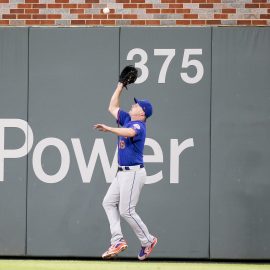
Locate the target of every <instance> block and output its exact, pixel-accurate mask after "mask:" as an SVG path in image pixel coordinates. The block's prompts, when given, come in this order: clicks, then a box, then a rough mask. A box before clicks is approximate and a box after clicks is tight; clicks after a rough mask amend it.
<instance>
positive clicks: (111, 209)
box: [94, 82, 157, 260]
mask: <svg viewBox="0 0 270 270" xmlns="http://www.w3.org/2000/svg"><path fill="white" fill-rule="evenodd" d="M124 86H126V85H125V84H123V83H121V82H119V83H118V85H117V87H116V89H115V92H114V94H113V95H112V98H111V101H110V105H109V111H110V113H111V114H112V115H113V116H114V118H115V119H116V120H117V122H118V128H116V127H109V126H106V125H104V124H96V125H94V127H95V128H96V129H97V130H99V131H103V132H112V133H114V134H116V135H117V136H118V165H119V166H118V172H117V174H116V177H115V178H114V180H113V182H112V183H111V185H110V187H109V189H108V191H107V194H106V196H105V198H104V200H103V207H104V209H105V212H106V214H107V217H108V220H109V223H110V230H111V246H110V247H109V249H108V250H107V251H106V252H105V253H103V255H102V258H104V259H110V258H112V257H114V256H116V255H117V254H119V253H120V252H122V251H123V250H125V249H126V248H127V247H128V245H127V242H126V241H125V240H124V237H123V234H122V231H121V226H120V216H121V217H122V218H124V219H125V220H126V221H127V222H128V224H129V225H130V226H131V228H132V229H133V231H134V233H135V234H136V236H137V237H138V239H139V241H140V242H141V250H140V252H139V254H138V259H139V260H145V259H146V258H147V257H149V255H150V253H151V252H152V250H153V248H154V246H155V245H156V244H157V238H156V237H154V236H153V235H152V234H150V233H149V231H148V229H147V227H146V225H145V224H144V223H143V221H142V220H141V218H140V217H139V216H138V214H137V213H136V212H135V207H136V204H137V203H138V200H139V196H140V192H141V189H142V187H143V185H144V184H145V181H146V171H145V168H144V163H143V149H144V142H145V137H146V119H147V118H149V117H150V116H151V115H152V105H151V103H150V102H149V101H148V100H138V99H136V98H134V100H135V104H134V105H132V107H131V109H130V111H129V113H127V112H125V111H123V110H121V109H120V95H121V92H122V90H123V87H124ZM119 125H120V126H122V127H119Z"/></svg>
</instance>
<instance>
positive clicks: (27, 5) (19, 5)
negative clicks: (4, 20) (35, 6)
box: [17, 4, 32, 8]
mask: <svg viewBox="0 0 270 270" xmlns="http://www.w3.org/2000/svg"><path fill="white" fill-rule="evenodd" d="M17 7H18V8H31V7H32V5H31V4H18V5H17Z"/></svg>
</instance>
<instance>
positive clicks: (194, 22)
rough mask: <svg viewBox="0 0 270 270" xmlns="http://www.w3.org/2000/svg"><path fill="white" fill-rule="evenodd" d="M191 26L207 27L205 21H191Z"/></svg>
mask: <svg viewBox="0 0 270 270" xmlns="http://www.w3.org/2000/svg"><path fill="white" fill-rule="evenodd" d="M191 24H194V25H205V20H191Z"/></svg>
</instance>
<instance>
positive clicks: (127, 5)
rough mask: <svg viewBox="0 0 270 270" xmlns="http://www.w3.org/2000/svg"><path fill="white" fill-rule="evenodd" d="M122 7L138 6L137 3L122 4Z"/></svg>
mask: <svg viewBox="0 0 270 270" xmlns="http://www.w3.org/2000/svg"><path fill="white" fill-rule="evenodd" d="M123 8H138V5H137V4H124V5H123Z"/></svg>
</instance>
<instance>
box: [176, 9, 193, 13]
mask: <svg viewBox="0 0 270 270" xmlns="http://www.w3.org/2000/svg"><path fill="white" fill-rule="evenodd" d="M175 12H176V13H190V9H188V8H183V9H176V11H175Z"/></svg>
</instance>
